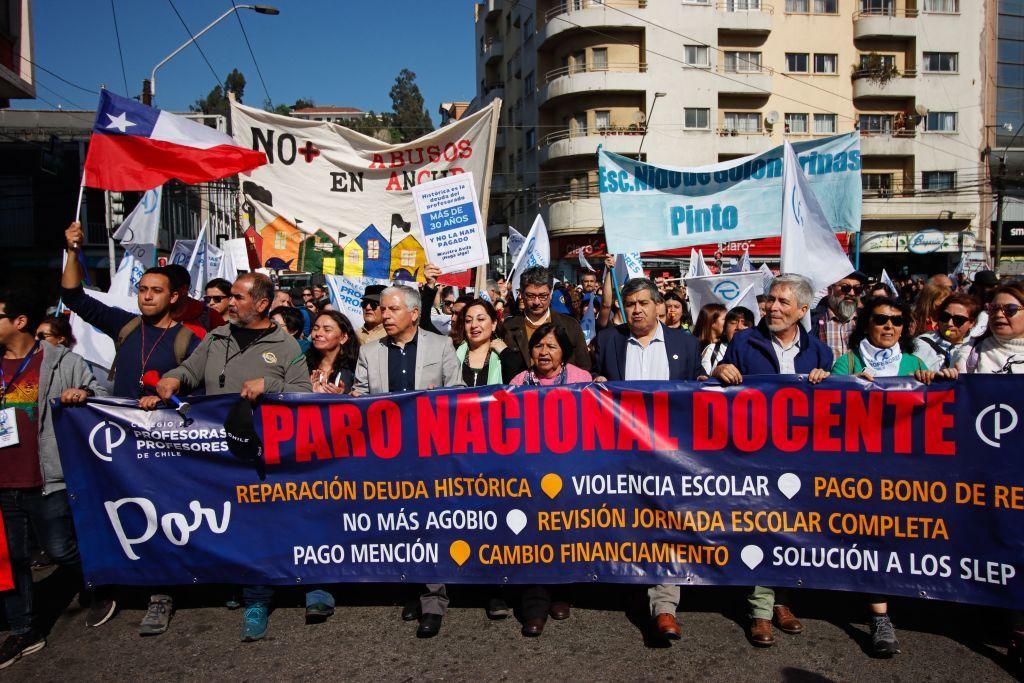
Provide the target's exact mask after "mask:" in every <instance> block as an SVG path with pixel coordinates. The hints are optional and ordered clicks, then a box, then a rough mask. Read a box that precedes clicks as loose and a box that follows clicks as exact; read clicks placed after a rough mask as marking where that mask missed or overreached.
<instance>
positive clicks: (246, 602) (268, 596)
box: [242, 586, 274, 607]
mask: <svg viewBox="0 0 1024 683" xmlns="http://www.w3.org/2000/svg"><path fill="white" fill-rule="evenodd" d="M273 599H274V587H273V586H242V605H243V606H244V607H252V606H253V605H255V604H256V603H258V602H261V603H263V604H264V605H266V606H267V607H270V601H271V600H273Z"/></svg>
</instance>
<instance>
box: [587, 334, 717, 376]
mask: <svg viewBox="0 0 1024 683" xmlns="http://www.w3.org/2000/svg"><path fill="white" fill-rule="evenodd" d="M659 324H661V323H659ZM661 328H662V331H664V333H665V352H666V353H667V354H668V370H669V374H668V378H669V379H670V380H675V381H685V380H693V379H697V375H699V374H701V373H702V370H701V367H700V344H699V343H698V341H697V338H696V337H694V336H693V335H692V334H690V333H689V332H687V331H686V330H677V329H672V328H670V327H665V326H664V325H662V326H661ZM628 340H629V325H617V326H615V327H609V328H606V329H604V330H601V331H600V332H598V333H597V339H596V341H595V342H594V376H595V377H604V378H605V379H607V380H608V381H610V382H621V381H623V380H625V379H626V348H627V345H628Z"/></svg>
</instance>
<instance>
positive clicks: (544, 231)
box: [509, 214, 551, 294]
mask: <svg viewBox="0 0 1024 683" xmlns="http://www.w3.org/2000/svg"><path fill="white" fill-rule="evenodd" d="M549 265H551V244H550V243H549V242H548V226H546V225H544V219H543V218H541V217H540V214H538V215H537V218H535V219H534V221H533V227H531V228H530V232H529V234H527V235H526V242H524V243H523V246H522V248H521V249H520V250H519V254H518V256H517V257H516V260H515V261H514V262H513V263H512V275H511V276H510V277H509V280H510V281H511V282H510V284H511V285H512V293H513V294H516V293H517V292H518V291H519V276H520V275H522V274H523V271H525V270H526V269H527V268H532V267H534V266H543V267H545V268H547V267H548V266H549Z"/></svg>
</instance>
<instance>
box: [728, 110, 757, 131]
mask: <svg viewBox="0 0 1024 683" xmlns="http://www.w3.org/2000/svg"><path fill="white" fill-rule="evenodd" d="M725 129H726V130H735V131H738V132H740V133H760V132H761V114H760V113H759V112H745V111H727V112H725Z"/></svg>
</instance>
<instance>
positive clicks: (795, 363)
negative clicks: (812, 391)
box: [711, 275, 832, 647]
mask: <svg viewBox="0 0 1024 683" xmlns="http://www.w3.org/2000/svg"><path fill="white" fill-rule="evenodd" d="M813 298H814V290H813V288H812V287H811V283H810V282H809V281H808V280H807V278H805V277H802V276H800V275H780V276H778V277H776V278H775V279H774V280H772V284H771V287H770V288H769V290H768V298H767V301H766V306H765V317H764V318H762V319H761V322H760V324H758V325H757V327H752V328H750V329H747V330H742V331H740V332H737V333H736V334H735V336H733V338H732V342H730V344H729V348H728V349H727V350H726V352H725V355H724V356H723V357H722V362H721V363H719V364H718V366H717V367H715V370H714V372H712V373H711V374H712V376H713V377H715V378H716V379H718V380H719V381H720V382H721V383H722V384H740V383H741V382H743V378H744V376H747V375H794V374H807V379H808V381H809V382H810V383H812V384H817V383H818V382H821V381H822V380H824V379H825V378H826V377H828V376H829V372H830V371H831V369H832V350H831V349H829V347H828V346H826V345H825V342H823V341H821V340H820V339H818V338H817V337H815V336H814V335H810V334H808V333H807V331H806V330H804V328H803V326H802V325H801V324H800V321H801V320H803V318H804V316H805V315H807V311H808V310H809V309H810V305H811V301H812V299H813ZM786 602H788V600H786V598H785V596H784V595H783V593H782V591H779V593H778V595H776V591H775V590H773V589H771V588H767V587H765V586H754V589H753V591H752V592H751V593H750V595H749V596H748V598H747V603H748V605H749V607H750V627H749V630H748V632H747V637H748V638H749V639H750V642H751V643H752V644H753V645H755V646H757V647H770V646H772V645H774V644H775V636H774V635H773V634H772V620H773V618H774V621H775V623H776V624H777V625H778V627H779V629H780V630H781V631H783V632H785V633H791V634H796V633H801V632H803V630H804V627H803V624H801V623H800V621H799V620H798V619H797V618H796V617H795V616H794V615H793V613H792V612H791V611H790V609H789V608H788V607H786Z"/></svg>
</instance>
